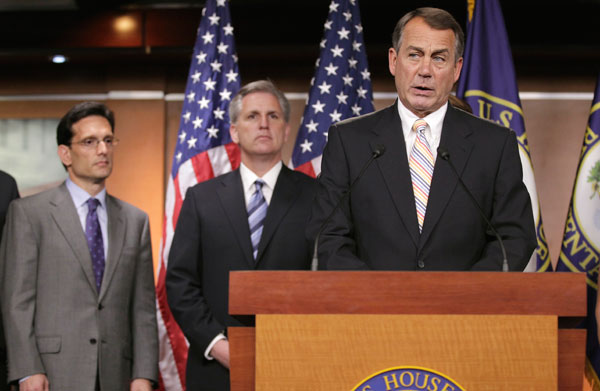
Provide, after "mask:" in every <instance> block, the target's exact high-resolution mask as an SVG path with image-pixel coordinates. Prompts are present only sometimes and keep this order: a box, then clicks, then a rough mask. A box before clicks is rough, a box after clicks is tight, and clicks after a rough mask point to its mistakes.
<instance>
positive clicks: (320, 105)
mask: <svg viewBox="0 0 600 391" xmlns="http://www.w3.org/2000/svg"><path fill="white" fill-rule="evenodd" d="M312 108H313V109H315V114H317V113H324V112H325V111H324V110H323V109H324V108H325V103H321V101H320V100H317V102H316V103H315V104H314V105H312Z"/></svg>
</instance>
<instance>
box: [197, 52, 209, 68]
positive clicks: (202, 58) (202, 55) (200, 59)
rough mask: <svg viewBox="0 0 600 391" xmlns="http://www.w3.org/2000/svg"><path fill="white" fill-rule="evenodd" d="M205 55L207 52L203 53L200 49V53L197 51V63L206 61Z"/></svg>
mask: <svg viewBox="0 0 600 391" xmlns="http://www.w3.org/2000/svg"><path fill="white" fill-rule="evenodd" d="M206 56H207V54H206V53H204V52H203V51H201V52H200V53H198V54H197V55H196V59H197V60H198V65H200V64H202V63H205V62H206Z"/></svg>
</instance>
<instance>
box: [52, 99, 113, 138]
mask: <svg viewBox="0 0 600 391" xmlns="http://www.w3.org/2000/svg"><path fill="white" fill-rule="evenodd" d="M92 115H99V116H101V117H104V118H106V119H107V120H108V122H109V123H110V128H111V130H112V131H113V132H114V131H115V115H114V114H113V112H112V111H111V110H110V109H109V108H108V107H106V106H105V105H104V104H102V103H98V102H83V103H79V104H77V105H75V106H73V107H72V108H71V110H69V111H68V112H67V114H65V115H64V117H62V118H61V120H60V122H59V123H58V126H57V128H56V142H57V144H58V145H69V146H70V145H71V140H72V139H73V124H74V123H76V122H77V121H79V120H81V119H83V118H85V117H90V116H92Z"/></svg>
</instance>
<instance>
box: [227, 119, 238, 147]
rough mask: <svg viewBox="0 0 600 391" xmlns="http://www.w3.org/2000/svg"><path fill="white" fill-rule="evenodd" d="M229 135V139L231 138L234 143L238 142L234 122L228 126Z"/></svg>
mask: <svg viewBox="0 0 600 391" xmlns="http://www.w3.org/2000/svg"><path fill="white" fill-rule="evenodd" d="M229 135H230V136H231V139H232V140H233V142H234V143H236V144H239V143H240V138H239V137H238V132H237V129H236V127H235V124H231V125H230V126H229Z"/></svg>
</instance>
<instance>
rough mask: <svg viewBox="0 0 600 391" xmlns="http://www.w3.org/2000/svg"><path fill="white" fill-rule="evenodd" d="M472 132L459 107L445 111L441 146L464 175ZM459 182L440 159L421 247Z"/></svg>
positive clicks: (430, 192)
mask: <svg viewBox="0 0 600 391" xmlns="http://www.w3.org/2000/svg"><path fill="white" fill-rule="evenodd" d="M471 133H472V130H471V129H469V128H468V126H467V124H466V123H464V122H463V121H461V118H460V116H459V115H457V114H456V109H454V108H453V107H452V106H451V105H448V111H447V112H446V117H445V118H444V124H443V127H442V137H441V139H440V145H441V146H444V147H446V148H447V149H448V152H449V153H450V159H451V160H452V164H454V166H455V167H456V170H457V171H458V174H459V175H461V174H462V172H463V170H464V168H465V166H466V164H467V161H468V159H469V156H470V155H471V150H472V148H473V143H472V142H471V141H470V140H469V135H470V134H471ZM433 153H437V151H433ZM457 184H458V178H457V177H456V174H455V173H454V172H453V171H452V169H451V168H450V165H449V163H448V162H446V161H444V160H443V159H441V158H437V159H436V161H435V168H434V170H433V179H432V181H431V190H430V191H429V200H428V201H427V212H426V214H425V222H424V223H423V232H422V234H421V241H420V243H419V247H420V248H421V247H423V246H424V244H425V243H426V242H427V239H428V238H429V235H431V233H432V232H433V229H434V227H435V225H436V224H437V222H438V221H439V219H440V217H441V215H442V213H443V212H444V210H445V209H446V205H447V204H448V201H449V200H450V197H451V196H452V193H453V192H454V189H455V188H456V186H457Z"/></svg>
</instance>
